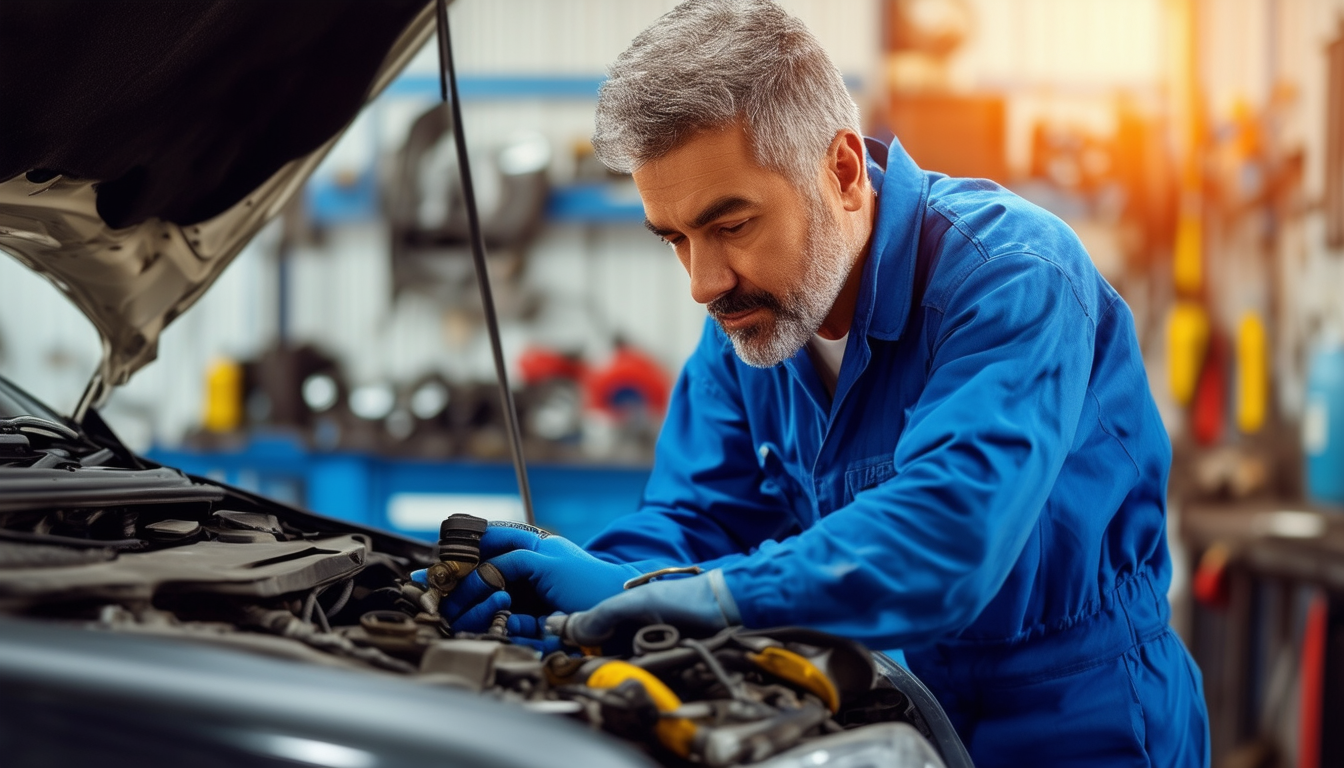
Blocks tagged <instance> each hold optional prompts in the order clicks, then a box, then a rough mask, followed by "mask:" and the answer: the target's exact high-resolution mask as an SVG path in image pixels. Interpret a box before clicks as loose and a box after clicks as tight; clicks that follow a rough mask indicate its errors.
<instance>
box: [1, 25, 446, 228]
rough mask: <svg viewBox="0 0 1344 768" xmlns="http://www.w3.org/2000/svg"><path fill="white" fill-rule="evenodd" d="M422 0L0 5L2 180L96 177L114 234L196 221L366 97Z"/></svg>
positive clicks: (315, 139)
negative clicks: (154, 220)
mask: <svg viewBox="0 0 1344 768" xmlns="http://www.w3.org/2000/svg"><path fill="white" fill-rule="evenodd" d="M425 5H426V2H425V0H377V1H376V2H371V1H370V0H283V1H275V2H267V1H265V0H194V2H182V1H181V0H157V1H154V0H139V1H134V0H132V1H129V2H128V1H126V0H99V2H88V1H87V0H4V2H3V3H0V181H3V180H5V179H9V178H12V177H14V176H16V175H18V174H20V173H24V172H25V171H29V170H33V169H37V170H39V171H41V172H43V173H42V174H40V175H54V174H64V175H66V176H70V177H74V178H81V179H96V180H100V181H101V182H102V183H101V184H100V185H99V186H98V213H99V215H100V216H102V218H103V220H104V221H105V222H107V224H108V225H109V226H111V227H113V228H121V227H126V226H130V225H133V224H138V223H140V222H142V221H144V220H145V219H148V218H150V217H158V218H160V219H164V220H166V221H171V222H174V223H177V224H182V225H186V224H195V223H198V222H201V221H204V220H206V219H209V218H212V217H214V216H216V215H218V214H219V213H222V212H223V211H225V210H227V209H228V208H230V207H232V206H233V205H235V204H237V203H238V202H239V201H241V200H242V199H243V197H244V196H246V195H247V194H248V193H250V192H252V190H254V189H256V188H257V187H258V186H260V185H261V183H262V182H264V181H265V180H266V179H268V178H269V177H270V176H271V175H272V174H274V173H275V172H276V171H277V170H279V169H280V167H281V166H283V165H284V164H285V163H287V162H289V161H290V160H294V159H295V158H298V157H302V156H304V155H306V154H308V153H310V152H312V151H313V150H315V149H317V148H318V147H319V146H321V145H322V144H323V142H325V141H327V140H328V139H330V138H331V137H332V136H333V135H335V133H336V132H337V131H338V130H340V129H341V128H342V127H343V126H344V125H345V124H346V123H347V122H349V121H350V120H351V119H352V118H353V117H354V116H355V114H356V113H358V111H359V109H360V107H361V106H363V104H364V99H365V96H366V95H367V92H368V89H369V86H370V84H371V83H372V81H373V78H374V76H375V74H376V73H377V71H378V67H379V65H380V64H381V63H382V61H383V58H384V56H385V55H386V54H387V52H388V50H389V49H390V48H391V47H392V44H393V43H394V42H395V41H396V39H397V37H398V36H399V35H400V34H401V32H402V31H403V30H404V29H405V28H406V27H407V25H408V24H409V23H410V22H411V20H412V19H413V18H414V17H415V15H416V13H417V12H418V11H420V9H422V8H423V7H424V6H425Z"/></svg>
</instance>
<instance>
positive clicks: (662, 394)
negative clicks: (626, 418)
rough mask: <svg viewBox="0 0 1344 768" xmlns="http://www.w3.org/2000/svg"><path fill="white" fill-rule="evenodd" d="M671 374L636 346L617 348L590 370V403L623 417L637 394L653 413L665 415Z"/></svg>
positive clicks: (591, 405)
mask: <svg viewBox="0 0 1344 768" xmlns="http://www.w3.org/2000/svg"><path fill="white" fill-rule="evenodd" d="M671 382H672V377H671V376H669V375H668V373H667V371H665V370H663V367H662V366H661V365H659V364H658V362H657V361H655V360H654V359H653V358H651V357H649V356H648V355H645V354H644V353H642V352H640V351H639V350H637V349H634V348H633V347H626V346H623V347H618V348H617V350H616V354H615V356H613V357H612V359H611V362H610V363H608V364H607V365H606V366H604V367H602V368H599V369H596V370H590V371H589V372H588V376H587V377H586V379H585V380H584V389H585V391H586V392H587V394H588V405H589V407H591V408H596V409H598V410H601V411H605V412H606V413H609V414H611V415H613V416H616V417H620V416H621V415H622V413H623V412H624V411H625V409H626V407H627V403H628V398H630V397H634V398H637V399H638V400H639V401H641V402H643V403H644V404H646V405H647V406H648V408H649V410H650V411H651V412H653V413H654V414H657V415H658V416H662V415H663V413H665V412H666V411H667V401H668V398H669V397H671V394H672V383H671Z"/></svg>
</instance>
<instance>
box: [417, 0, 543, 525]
mask: <svg viewBox="0 0 1344 768" xmlns="http://www.w3.org/2000/svg"><path fill="white" fill-rule="evenodd" d="M435 3H436V5H437V6H438V22H439V25H438V32H439V95H440V96H441V97H442V98H443V100H444V102H446V103H447V105H448V111H449V114H450V115H451V116H452V120H453V143H454V144H456V145H457V168H458V172H459V173H460V174H461V177H462V197H463V198H464V199H465V200H466V204H467V224H468V228H469V229H470V230H471V258H472V261H473V263H474V264H475V265H476V284H477V285H478V286H480V289H481V308H482V309H483V310H484V311H485V325H486V328H487V329H488V330H489V332H490V351H491V352H492V353H494V357H495V377H496V379H497V380H498V382H499V399H500V403H501V404H502V405H503V408H504V426H505V428H506V429H507V430H508V432H509V450H510V452H511V453H512V454H513V471H514V473H515V474H516V475H517V476H518V495H519V496H521V497H522V500H523V514H524V515H526V517H527V523H528V524H529V525H536V516H535V515H534V514H533V512H532V489H531V487H530V486H529V485H528V482H527V464H526V463H525V462H524V459H523V438H522V433H521V432H520V431H519V428H518V409H517V407H515V405H514V403H513V390H511V389H509V374H508V371H507V370H506V369H505V366H504V348H503V347H502V346H501V345H500V341H499V317H498V316H497V315H496V314H495V298H494V294H493V293H492V292H491V290H490V274H489V273H488V272H487V271H486V266H485V238H484V237H483V236H482V235H481V222H480V217H479V216H478V215H477V212H476V190H475V187H473V186H472V183H471V164H470V163H469V162H468V160H467V138H466V135H465V134H464V133H463V131H462V104H461V99H460V98H459V97H458V93H457V71H456V69H455V68H454V67H453V43H452V39H451V37H450V35H449V33H448V1H447V0H435ZM450 95H451V98H449V96H450Z"/></svg>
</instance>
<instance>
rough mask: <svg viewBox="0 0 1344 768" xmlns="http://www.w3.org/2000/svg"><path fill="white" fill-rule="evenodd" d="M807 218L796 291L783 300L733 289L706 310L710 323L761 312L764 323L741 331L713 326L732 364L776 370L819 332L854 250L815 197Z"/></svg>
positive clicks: (767, 293)
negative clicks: (724, 339) (729, 348)
mask: <svg viewBox="0 0 1344 768" xmlns="http://www.w3.org/2000/svg"><path fill="white" fill-rule="evenodd" d="M807 218H808V221H807V233H806V242H805V244H804V246H803V263H804V265H805V271H804V272H803V275H802V278H801V279H800V280H799V281H798V284H797V286H796V287H794V288H791V289H790V290H789V291H788V292H787V293H785V294H784V295H783V296H775V295H774V294H772V293H769V292H767V291H751V292H745V291H742V290H741V289H735V290H734V291H733V292H731V293H728V294H725V295H723V296H720V297H719V298H717V299H714V300H713V301H711V302H710V303H709V305H708V306H707V307H706V309H708V311H709V314H710V316H711V317H713V318H714V319H715V321H718V319H719V318H720V317H723V316H726V315H735V314H738V313H740V312H746V311H748V310H753V309H764V310H766V314H767V315H768V318H767V319H765V320H762V321H761V322H758V323H756V324H754V325H750V326H747V327H745V328H738V329H737V330H733V331H730V330H728V329H726V328H723V324H722V323H719V327H720V328H722V329H723V331H724V333H725V334H727V336H728V339H729V340H730V341H732V343H733V351H734V352H736V353H737V356H738V358H740V359H741V360H742V362H744V363H746V364H747V365H750V366H752V367H755V368H770V367H772V366H776V365H779V364H780V363H782V362H784V361H785V360H787V359H789V358H790V357H793V356H794V354H796V353H797V352H798V350H800V349H802V348H803V345H804V344H806V343H807V341H808V339H810V338H812V336H813V335H814V334H816V332H817V330H818V329H819V328H821V324H822V323H823V322H824V321H825V320H826V315H828V314H830V311H831V307H833V306H835V300H836V298H837V297H838V296H839V295H840V289H841V288H843V287H844V285H845V280H846V279H848V277H849V270H850V267H851V265H852V264H853V263H854V257H855V255H856V254H857V248H856V247H855V246H854V244H853V243H850V242H849V241H848V240H847V239H846V238H845V236H844V232H843V231H842V230H841V229H840V224H839V223H838V222H837V221H836V220H835V218H834V217H833V216H832V215H831V212H830V211H829V210H828V209H827V208H826V207H825V205H824V203H822V201H821V197H820V194H814V195H813V196H812V199H811V200H810V201H809V205H808V217H807Z"/></svg>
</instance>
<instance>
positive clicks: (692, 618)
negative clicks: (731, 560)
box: [543, 569, 742, 646]
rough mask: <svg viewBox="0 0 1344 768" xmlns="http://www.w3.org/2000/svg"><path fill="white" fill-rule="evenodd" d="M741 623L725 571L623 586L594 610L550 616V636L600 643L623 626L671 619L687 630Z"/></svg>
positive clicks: (574, 642)
mask: <svg viewBox="0 0 1344 768" xmlns="http://www.w3.org/2000/svg"><path fill="white" fill-rule="evenodd" d="M741 623H742V615H741V614H740V613H739V612H738V610H737V601H735V600H734V599H733V595H732V593H731V592H729V591H728V584H727V583H726V582H725V581H724V579H723V571H721V570H718V569H715V570H712V571H710V572H709V573H702V574H700V575H699V576H691V577H689V578H674V579H666V580H662V581H652V582H649V583H648V584H645V585H643V586H639V587H635V588H634V589H628V590H624V591H622V592H621V593H620V594H618V595H616V596H614V597H610V598H608V599H606V600H603V601H602V602H600V603H598V604H597V605H596V606H595V607H593V608H592V609H590V610H584V611H579V612H578V613H573V614H570V615H568V616H565V615H560V614H557V615H553V616H549V617H547V619H546V624H545V632H544V633H543V637H545V636H552V635H553V636H558V637H560V638H561V639H563V640H564V641H565V642H567V643H569V644H571V645H579V646H600V645H602V643H603V641H605V640H607V639H608V638H610V637H611V636H612V635H613V634H614V633H615V632H616V630H617V629H619V628H621V627H638V626H643V625H646V624H671V625H673V626H675V627H677V628H678V629H680V630H682V631H683V632H686V633H688V634H705V635H709V634H713V633H715V632H717V631H719V630H721V629H726V628H727V627H730V626H734V625H737V624H741Z"/></svg>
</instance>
